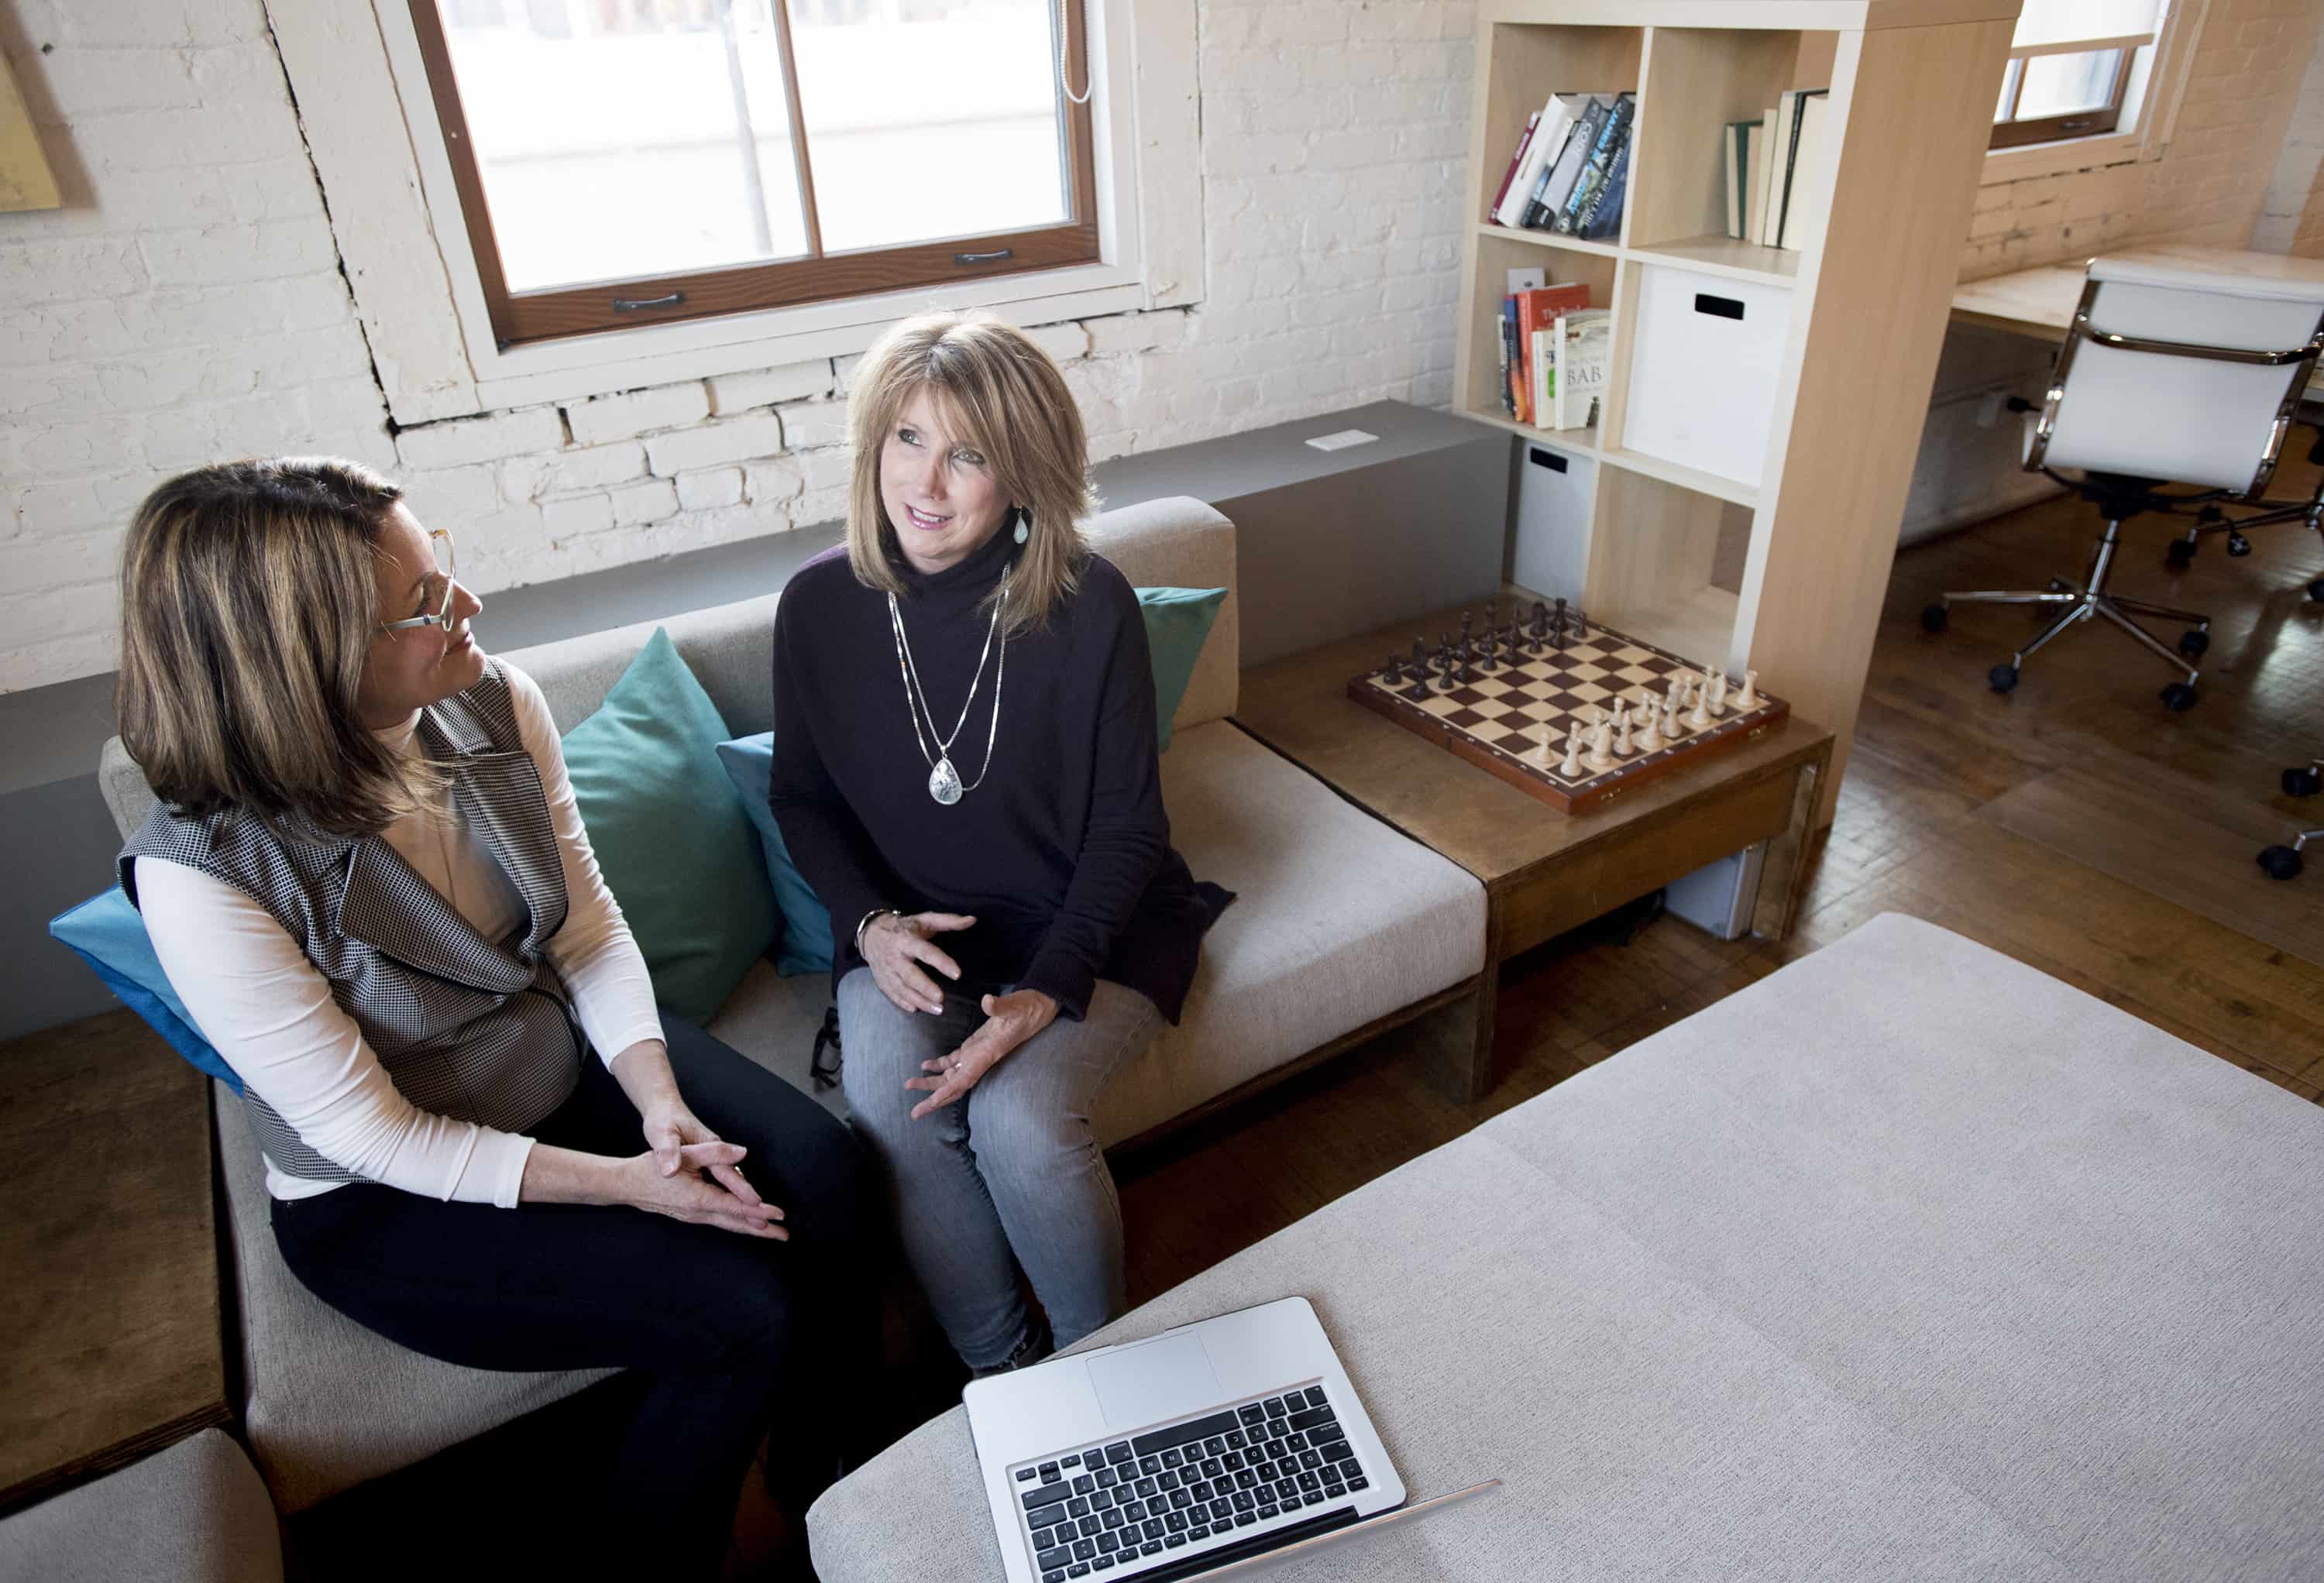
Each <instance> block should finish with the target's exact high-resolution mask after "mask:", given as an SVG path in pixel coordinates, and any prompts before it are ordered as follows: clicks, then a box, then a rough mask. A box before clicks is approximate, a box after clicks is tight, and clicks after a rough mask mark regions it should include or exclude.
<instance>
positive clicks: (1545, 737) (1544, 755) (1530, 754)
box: [1526, 721, 1557, 764]
mask: <svg viewBox="0 0 2324 1583" xmlns="http://www.w3.org/2000/svg"><path fill="white" fill-rule="evenodd" d="M1556 751H1557V750H1556V749H1555V748H1554V747H1552V746H1551V745H1550V741H1549V722H1547V721H1543V722H1541V723H1539V724H1538V725H1536V726H1535V727H1534V728H1533V746H1532V747H1530V748H1527V749H1526V758H1528V759H1540V760H1541V761H1542V762H1543V763H1545V764H1546V763H1548V762H1549V759H1550V755H1551V754H1553V753H1554V752H1556Z"/></svg>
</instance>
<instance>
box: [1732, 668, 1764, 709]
mask: <svg viewBox="0 0 2324 1583" xmlns="http://www.w3.org/2000/svg"><path fill="white" fill-rule="evenodd" d="M1735 707H1736V708H1738V709H1757V707H1759V673H1758V672H1757V671H1756V670H1747V671H1745V672H1744V673H1743V690H1742V692H1740V693H1738V694H1737V695H1736V697H1735Z"/></svg>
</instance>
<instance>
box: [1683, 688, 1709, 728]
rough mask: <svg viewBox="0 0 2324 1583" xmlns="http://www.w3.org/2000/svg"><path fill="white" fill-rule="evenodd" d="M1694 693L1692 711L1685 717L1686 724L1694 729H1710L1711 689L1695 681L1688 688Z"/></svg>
mask: <svg viewBox="0 0 2324 1583" xmlns="http://www.w3.org/2000/svg"><path fill="white" fill-rule="evenodd" d="M1689 690H1690V691H1692V693H1693V694H1694V712H1693V713H1691V714H1689V715H1688V716H1687V717H1686V723H1687V724H1688V726H1689V727H1690V728H1692V729H1693V730H1695V731H1709V730H1710V729H1711V689H1710V687H1709V686H1706V685H1704V684H1702V683H1701V682H1697V683H1696V684H1695V685H1694V686H1692V688H1690V689H1689Z"/></svg>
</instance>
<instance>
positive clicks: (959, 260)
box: [952, 247, 1017, 264]
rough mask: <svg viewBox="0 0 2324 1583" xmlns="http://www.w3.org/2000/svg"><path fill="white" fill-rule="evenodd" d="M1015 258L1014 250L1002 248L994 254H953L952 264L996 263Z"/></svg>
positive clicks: (1015, 251) (1015, 252)
mask: <svg viewBox="0 0 2324 1583" xmlns="http://www.w3.org/2000/svg"><path fill="white" fill-rule="evenodd" d="M1016 256H1017V250H1016V249H1015V248H1013V247H1004V248H1001V249H1000V250H999V251H998V252H995V253H954V254H953V255H952V262H954V263H956V264H981V263H997V262H1000V261H1001V260H1002V259H1004V258H1014V257H1016Z"/></svg>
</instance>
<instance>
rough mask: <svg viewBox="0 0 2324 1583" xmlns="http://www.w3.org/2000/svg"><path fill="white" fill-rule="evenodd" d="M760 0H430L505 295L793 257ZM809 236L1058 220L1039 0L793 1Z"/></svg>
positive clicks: (786, 112) (795, 224)
mask: <svg viewBox="0 0 2324 1583" xmlns="http://www.w3.org/2000/svg"><path fill="white" fill-rule="evenodd" d="M774 3H775V0H438V5H439V14H440V15H441V17H442V19H443V24H444V32H445V35H446V40H447V45H448V49H449V52H450V56H451V62H452V69H453V75H454V77H455V78H456V80H457V83H458V85H459V95H460V102H461V106H462V108H463V111H464V113H465V115H466V118H467V124H468V133H469V137H470V140H471V143H472V146H473V149H474V152H475V161H476V166H477V169H478V172H479V175H480V178H481V179H482V181H483V184H484V194H485V199H486V202H487V204H488V206H489V207H490V209H491V212H492V221H493V233H494V237H495V240H496V241H497V242H498V244H499V252H500V255H501V261H502V267H503V271H504V272H505V273H506V276H507V281H508V286H509V289H510V290H512V291H530V290H543V289H547V288H555V287H564V286H572V285H578V284H583V283H587V282H594V281H619V280H624V279H633V278H638V277H642V276H654V275H669V274H677V273H682V272H689V271H696V270H705V269H717V268H721V267H726V266H731V265H737V264H751V263H759V262H768V261H771V260H779V259H786V258H798V257H801V256H805V255H806V254H807V253H809V251H810V244H809V240H808V232H807V223H806V219H805V215H804V210H803V207H802V204H801V201H800V187H799V180H798V159H797V157H796V155H795V152H794V150H793V147H792V141H791V123H790V105H789V102H788V98H787V97H786V95H785V92H784V85H783V69H782V54H781V42H780V38H779V32H778V29H777V25H776V21H775V17H774V14H773V12H772V10H771V5H772V4H774ZM791 24H792V28H793V36H794V41H795V43H796V46H797V49H798V62H797V67H798V79H799V82H800V84H801V89H800V97H801V100H802V106H803V111H804V116H803V118H804V120H805V122H806V125H807V144H808V148H809V151H810V154H811V158H812V169H813V172H814V179H815V184H816V204H817V214H818V216H819V218H820V220H821V223H822V227H823V249H824V251H825V253H838V252H844V251H847V250H850V249H855V248H864V247H877V246H892V245H896V244H905V243H911V242H919V241H934V240H937V239H942V238H946V237H952V236H965V235H983V234H987V233H990V232H994V231H1001V230H1011V229H1017V228H1020V227H1026V226H1033V225H1055V224H1056V223H1058V222H1060V221H1061V220H1063V219H1065V218H1066V217H1067V216H1068V213H1069V208H1070V194H1069V190H1068V184H1067V172H1068V171H1069V170H1070V166H1069V165H1068V164H1067V163H1066V161H1065V157H1064V145H1063V139H1062V136H1061V130H1060V129H1061V123H1060V119H1059V115H1058V96H1057V93H1056V52H1055V51H1056V46H1055V42H1054V39H1053V34H1052V31H1051V30H1052V5H1051V3H1050V0H794V3H793V5H792V6H791Z"/></svg>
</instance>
